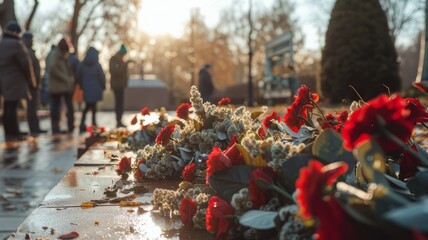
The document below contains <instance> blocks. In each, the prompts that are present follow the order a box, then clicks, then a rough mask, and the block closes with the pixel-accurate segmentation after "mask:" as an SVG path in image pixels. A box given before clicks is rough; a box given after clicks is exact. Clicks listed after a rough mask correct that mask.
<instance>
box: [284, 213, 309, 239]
mask: <svg viewBox="0 0 428 240" xmlns="http://www.w3.org/2000/svg"><path fill="white" fill-rule="evenodd" d="M298 211H299V208H298V207H297V206H296V205H289V206H286V207H283V208H281V209H280V210H279V211H278V217H279V219H280V221H282V222H285V223H284V225H282V228H281V231H280V233H279V239H281V240H310V239H313V238H312V233H313V230H314V229H310V228H307V227H306V226H305V225H304V224H303V223H302V222H301V221H299V219H298V218H297V214H298Z"/></svg>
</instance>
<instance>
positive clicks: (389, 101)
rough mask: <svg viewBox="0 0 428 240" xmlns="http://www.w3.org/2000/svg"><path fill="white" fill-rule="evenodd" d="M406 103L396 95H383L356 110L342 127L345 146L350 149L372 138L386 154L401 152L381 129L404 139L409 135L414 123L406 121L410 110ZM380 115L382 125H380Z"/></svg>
mask: <svg viewBox="0 0 428 240" xmlns="http://www.w3.org/2000/svg"><path fill="white" fill-rule="evenodd" d="M405 105H406V104H405V102H404V101H403V99H402V98H401V97H400V96H398V95H397V96H393V97H391V98H389V97H388V96H387V95H385V94H382V95H380V96H379V97H377V98H375V99H372V100H371V101H369V102H368V103H367V104H366V105H364V106H363V107H361V108H360V109H357V110H355V111H354V112H353V113H352V114H351V116H350V117H349V119H348V121H346V123H345V126H344V127H343V130H342V137H343V140H344V146H345V148H346V149H347V150H352V149H354V148H355V147H356V146H357V145H359V144H360V143H362V142H364V141H367V140H369V139H374V140H376V141H377V143H378V144H379V145H380V146H381V147H382V148H383V150H384V151H385V152H386V153H388V154H393V153H394V152H395V151H401V147H400V146H399V145H397V144H396V143H394V142H392V141H391V140H390V139H389V138H388V137H386V136H384V134H382V132H381V128H384V129H385V130H386V131H388V132H390V133H391V134H393V135H394V136H396V137H397V138H399V139H400V140H401V141H403V142H407V141H408V140H409V139H410V136H411V134H412V130H413V123H412V122H410V121H408V116H409V111H408V110H407V109H406V108H405ZM379 118H380V119H381V120H382V121H383V122H384V126H381V124H379Z"/></svg>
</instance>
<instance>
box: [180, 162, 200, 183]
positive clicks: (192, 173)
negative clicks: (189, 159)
mask: <svg viewBox="0 0 428 240" xmlns="http://www.w3.org/2000/svg"><path fill="white" fill-rule="evenodd" d="M181 176H182V177H183V180H184V181H188V182H192V181H193V180H194V179H195V177H196V166H195V163H192V164H190V165H187V166H185V167H184V169H183V172H182V173H181Z"/></svg>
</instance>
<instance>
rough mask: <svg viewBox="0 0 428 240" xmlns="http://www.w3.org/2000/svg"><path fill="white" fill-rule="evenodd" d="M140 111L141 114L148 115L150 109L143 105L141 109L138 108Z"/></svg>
mask: <svg viewBox="0 0 428 240" xmlns="http://www.w3.org/2000/svg"><path fill="white" fill-rule="evenodd" d="M140 113H141V115H143V116H144V115H150V109H149V108H148V107H143V108H142V109H141V110H140Z"/></svg>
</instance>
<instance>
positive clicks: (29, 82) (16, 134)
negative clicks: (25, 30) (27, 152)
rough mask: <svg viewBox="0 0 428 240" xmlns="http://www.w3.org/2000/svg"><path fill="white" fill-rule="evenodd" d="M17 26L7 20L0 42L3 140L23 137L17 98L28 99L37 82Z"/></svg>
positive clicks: (19, 28)
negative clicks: (20, 128) (4, 138)
mask: <svg viewBox="0 0 428 240" xmlns="http://www.w3.org/2000/svg"><path fill="white" fill-rule="evenodd" d="M20 32H21V27H20V26H19V25H18V23H16V22H15V21H11V22H8V23H7V24H6V26H5V29H4V31H3V38H2V39H1V41H0V89H1V94H2V95H3V98H4V101H3V127H4V132H5V137H6V141H15V140H23V139H24V137H23V134H22V133H21V132H20V130H19V123H18V113H17V108H18V104H19V101H20V100H21V99H26V98H31V97H32V96H31V93H30V89H35V88H36V86H37V84H36V80H35V76H34V71H33V65H32V63H31V58H30V56H29V52H28V50H27V48H26V47H25V45H24V44H23V43H22V42H21V41H20V36H19V34H20Z"/></svg>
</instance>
